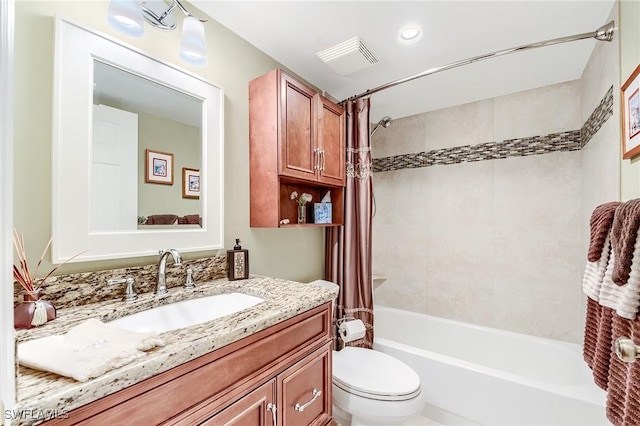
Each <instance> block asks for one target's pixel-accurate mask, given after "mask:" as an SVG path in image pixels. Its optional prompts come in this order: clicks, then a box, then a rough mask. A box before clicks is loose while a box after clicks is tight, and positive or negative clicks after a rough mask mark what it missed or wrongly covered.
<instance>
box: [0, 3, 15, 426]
mask: <svg viewBox="0 0 640 426" xmlns="http://www.w3.org/2000/svg"><path fill="white" fill-rule="evenodd" d="M14 6H15V4H14V1H13V0H9V1H0V277H2V278H1V280H2V284H3V285H2V286H0V287H2V289H1V290H0V305H2V306H1V307H0V406H2V405H4V410H12V409H13V407H14V406H15V399H16V394H15V364H14V363H15V358H14V357H15V355H14V350H15V345H14V334H13V285H8V284H9V283H13V274H12V273H11V271H12V267H13V247H12V245H11V241H13V236H12V227H13V118H14V114H13V100H14V99H13V97H14V92H13V85H14V78H13V75H14V74H13V66H14V60H13V58H14V47H13V40H14V22H15V20H14V16H15V12H14ZM4 410H2V409H0V413H2V419H4V420H0V424H6V425H9V424H11V420H12V419H11V418H10V417H11V416H10V415H7V412H5V411H4ZM7 417H9V418H7Z"/></svg>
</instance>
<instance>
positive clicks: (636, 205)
mask: <svg viewBox="0 0 640 426" xmlns="http://www.w3.org/2000/svg"><path fill="white" fill-rule="evenodd" d="M639 227H640V199H638V198H637V199H635V200H631V201H627V202H626V203H622V204H621V205H620V206H619V207H618V208H617V209H616V213H615V215H614V218H613V227H612V228H611V248H612V249H613V253H614V255H615V259H616V263H615V265H614V266H613V274H612V276H611V278H612V279H613V282H614V283H616V284H618V285H624V284H626V283H627V281H628V280H629V273H630V272H631V261H632V260H633V251H634V248H635V244H636V239H637V238H638V228H639Z"/></svg>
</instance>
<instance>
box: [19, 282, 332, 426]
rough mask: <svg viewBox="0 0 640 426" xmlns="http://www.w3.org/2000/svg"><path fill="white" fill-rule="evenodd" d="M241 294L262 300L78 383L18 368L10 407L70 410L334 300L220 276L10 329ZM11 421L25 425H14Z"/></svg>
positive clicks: (46, 331) (34, 332)
mask: <svg viewBox="0 0 640 426" xmlns="http://www.w3.org/2000/svg"><path fill="white" fill-rule="evenodd" d="M230 292H242V293H246V294H250V295H253V296H258V297H262V298H264V299H265V301H264V302H262V303H260V304H258V305H256V306H254V307H251V308H249V309H246V310H244V311H242V312H238V313H236V314H233V315H229V316H226V317H223V318H219V319H216V320H213V321H209V322H206V323H203V324H198V325H194V326H191V327H186V328H183V329H179V330H173V331H169V332H165V333H162V334H161V337H162V338H163V339H164V340H165V342H166V345H165V346H163V347H160V348H158V349H156V350H153V351H150V352H148V353H147V355H146V356H144V357H142V358H141V359H140V360H139V361H136V362H133V363H131V364H129V365H126V366H124V367H122V368H119V369H116V370H112V371H110V372H108V373H106V374H104V375H103V376H100V377H98V378H95V379H93V380H91V381H88V382H85V383H80V382H76V381H75V380H73V379H69V378H64V377H61V376H58V375H55V374H52V373H45V372H40V371H36V370H32V369H29V368H24V367H19V369H18V372H17V373H18V380H17V387H18V389H17V406H16V409H23V410H36V411H37V412H43V411H46V410H54V411H50V412H56V411H55V410H57V412H64V411H70V410H72V409H74V408H77V407H80V406H82V405H85V404H87V403H89V402H92V401H95V400H97V399H99V398H101V397H104V396H107V395H109V394H111V393H114V392H117V391H118V390H120V389H123V388H125V387H127V386H131V385H133V384H135V383H138V382H140V381H142V380H144V379H147V378H149V377H152V376H154V375H157V374H159V373H161V372H164V371H167V370H169V369H171V368H173V367H176V366H178V365H180V364H183V363H185V362H188V361H190V360H192V359H195V358H197V357H199V356H202V355H205V354H207V353H209V352H211V351H213V350H215V349H218V348H220V347H222V346H225V345H227V344H230V343H232V342H235V341H237V340H240V339H242V338H244V337H247V336H249V335H251V334H253V333H256V332H258V331H260V330H263V329H265V328H267V327H269V326H272V325H274V324H277V323H279V322H281V321H284V320H286V319H289V318H291V317H293V316H295V315H297V314H299V313H302V312H305V311H307V310H309V309H312V308H314V307H316V306H319V305H321V304H323V303H325V302H328V301H330V300H332V299H334V298H335V297H336V296H337V294H336V293H337V292H335V291H330V290H327V289H324V288H321V287H316V286H309V285H308V284H303V283H299V282H294V281H287V280H282V279H276V278H269V277H261V276H252V277H251V278H250V279H247V280H241V281H228V280H226V279H220V280H212V281H208V282H204V283H201V284H196V289H195V290H192V291H189V290H185V289H184V288H171V289H169V293H168V294H167V295H164V296H161V297H160V298H157V297H156V296H155V295H154V294H152V293H147V294H143V295H141V296H140V297H139V299H138V300H136V301H134V302H132V303H126V302H122V301H117V302H114V301H103V302H97V303H94V304H89V305H84V306H75V307H70V308H65V309H60V310H59V311H58V318H57V319H56V320H54V321H51V322H50V323H47V324H45V325H43V326H41V327H38V328H34V329H30V330H21V331H17V332H16V339H17V340H18V341H26V340H29V339H35V338H38V337H43V336H47V335H53V334H60V333H64V332H66V331H67V330H68V329H70V328H71V327H73V326H74V325H77V324H79V323H80V322H82V321H84V320H86V319H88V318H97V319H99V320H101V321H103V322H108V321H110V320H113V319H116V318H119V317H122V316H125V315H128V314H132V313H135V312H139V311H142V310H145V309H148V308H151V307H153V306H157V305H160V304H165V303H170V302H175V301H179V300H185V299H190V298H194V297H202V296H209V295H214V294H221V293H230ZM14 424H29V423H20V422H19V421H18V422H17V423H14Z"/></svg>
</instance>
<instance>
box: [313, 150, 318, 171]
mask: <svg viewBox="0 0 640 426" xmlns="http://www.w3.org/2000/svg"><path fill="white" fill-rule="evenodd" d="M313 157H314V160H315V165H314V166H313V169H314V170H320V148H313Z"/></svg>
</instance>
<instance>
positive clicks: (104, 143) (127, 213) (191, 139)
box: [90, 59, 203, 232]
mask: <svg viewBox="0 0 640 426" xmlns="http://www.w3.org/2000/svg"><path fill="white" fill-rule="evenodd" d="M93 65H94V66H93V74H94V82H93V140H92V151H91V152H92V153H91V200H90V206H91V207H90V212H91V220H90V229H91V231H94V232H95V231H130V230H135V229H157V228H159V227H162V228H166V227H174V226H180V227H183V226H187V227H189V226H190V227H200V224H201V219H200V218H201V217H202V205H201V203H200V197H199V196H197V195H196V196H193V191H191V192H189V193H188V194H190V195H188V196H187V195H185V192H184V191H183V184H184V183H183V182H182V180H183V179H184V176H183V169H189V170H190V171H194V170H195V171H199V170H200V168H201V163H202V155H201V153H202V146H201V143H200V141H201V140H202V103H203V102H202V100H201V99H197V98H194V97H192V96H189V95H187V94H184V93H182V92H179V91H177V90H175V89H173V88H170V87H167V86H165V85H162V84H159V83H157V82H155V81H152V80H149V79H147V78H143V77H141V76H138V75H136V74H133V73H130V72H128V71H125V70H123V69H121V68H119V67H116V66H113V65H111V64H108V63H105V62H103V61H100V60H97V59H94V60H93ZM148 151H151V152H152V153H158V156H157V158H155V161H156V167H155V168H154V167H153V165H154V164H153V163H154V161H153V160H154V157H153V154H151V157H150V160H151V161H150V164H149V167H150V169H149V170H147V163H148V159H147V155H148ZM148 172H149V173H151V176H152V177H157V179H149V178H147V173H148ZM192 179H193V177H192ZM171 183H173V184H171ZM197 183H198V184H199V181H198V182H197ZM193 184H194V182H192V188H193ZM198 193H199V187H198V192H196V194H198Z"/></svg>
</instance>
